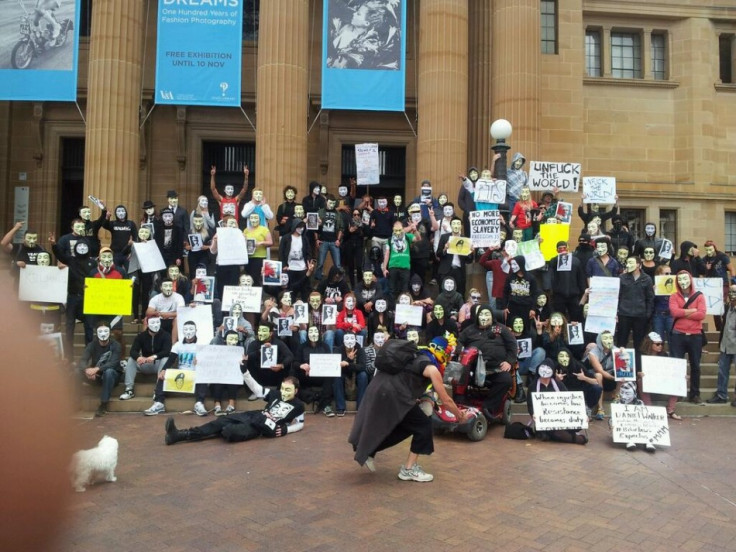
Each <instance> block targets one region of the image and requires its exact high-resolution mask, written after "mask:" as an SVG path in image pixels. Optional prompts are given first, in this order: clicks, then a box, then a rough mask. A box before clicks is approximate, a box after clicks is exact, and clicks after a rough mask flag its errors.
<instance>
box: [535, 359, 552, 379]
mask: <svg viewBox="0 0 736 552" xmlns="http://www.w3.org/2000/svg"><path fill="white" fill-rule="evenodd" d="M537 373H538V374H539V377H540V378H551V377H552V376H553V375H554V374H555V371H554V369H553V368H552V366H550V365H549V364H547V363H546V362H543V363H542V364H540V365H539V368H537Z"/></svg>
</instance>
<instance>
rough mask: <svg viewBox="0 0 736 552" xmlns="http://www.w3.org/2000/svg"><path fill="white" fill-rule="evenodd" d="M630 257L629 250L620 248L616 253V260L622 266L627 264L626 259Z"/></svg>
mask: <svg viewBox="0 0 736 552" xmlns="http://www.w3.org/2000/svg"><path fill="white" fill-rule="evenodd" d="M628 257H629V250H628V249H625V248H623V247H622V248H620V249H619V250H618V251H616V260H617V261H618V263H619V264H620V265H625V264H626V259H628Z"/></svg>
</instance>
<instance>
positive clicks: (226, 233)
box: [217, 226, 248, 266]
mask: <svg viewBox="0 0 736 552" xmlns="http://www.w3.org/2000/svg"><path fill="white" fill-rule="evenodd" d="M217 264H218V265H220V266H231V265H244V264H248V247H247V246H246V244H245V236H244V235H243V233H242V232H241V231H240V229H238V228H228V227H227V226H225V227H220V228H218V229H217Z"/></svg>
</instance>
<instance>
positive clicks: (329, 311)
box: [322, 305, 337, 326]
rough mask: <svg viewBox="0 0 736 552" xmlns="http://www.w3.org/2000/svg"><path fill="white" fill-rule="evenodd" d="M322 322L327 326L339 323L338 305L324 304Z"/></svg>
mask: <svg viewBox="0 0 736 552" xmlns="http://www.w3.org/2000/svg"><path fill="white" fill-rule="evenodd" d="M322 324H323V325H325V326H334V325H335V324H337V306H336V305H322Z"/></svg>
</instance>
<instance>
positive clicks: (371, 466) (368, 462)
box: [363, 456, 376, 472]
mask: <svg viewBox="0 0 736 552" xmlns="http://www.w3.org/2000/svg"><path fill="white" fill-rule="evenodd" d="M363 465H364V466H365V467H366V468H368V471H369V472H375V471H376V464H375V463H374V462H373V457H372V456H369V457H368V458H366V459H365V462H363Z"/></svg>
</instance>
